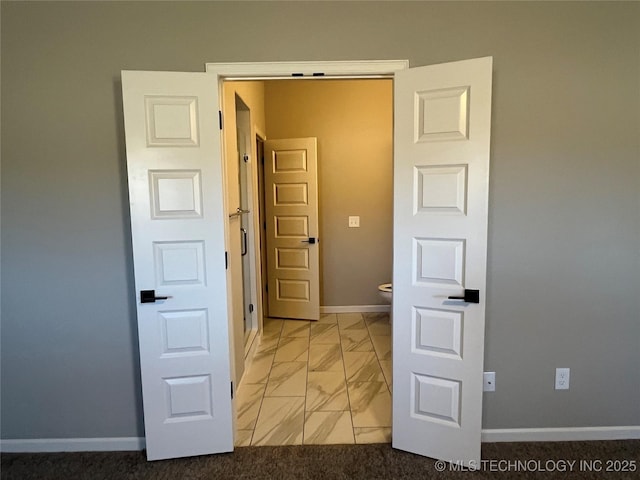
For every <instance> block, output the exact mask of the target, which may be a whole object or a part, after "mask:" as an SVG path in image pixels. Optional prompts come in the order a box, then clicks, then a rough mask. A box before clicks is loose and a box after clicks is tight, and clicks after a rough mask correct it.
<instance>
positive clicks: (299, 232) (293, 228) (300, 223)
mask: <svg viewBox="0 0 640 480" xmlns="http://www.w3.org/2000/svg"><path fill="white" fill-rule="evenodd" d="M274 221H275V236H276V237H277V238H308V237H309V217H307V216H293V215H282V216H276V217H274Z"/></svg>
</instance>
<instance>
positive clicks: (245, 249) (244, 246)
mask: <svg viewBox="0 0 640 480" xmlns="http://www.w3.org/2000/svg"><path fill="white" fill-rule="evenodd" d="M240 233H242V253H241V255H242V256H243V257H244V256H245V255H246V254H247V252H248V251H249V249H248V247H247V229H246V228H241V229H240Z"/></svg>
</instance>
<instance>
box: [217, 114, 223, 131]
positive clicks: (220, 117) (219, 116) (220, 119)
mask: <svg viewBox="0 0 640 480" xmlns="http://www.w3.org/2000/svg"><path fill="white" fill-rule="evenodd" d="M218 120H219V121H220V130H222V110H218Z"/></svg>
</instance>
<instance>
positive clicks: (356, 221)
mask: <svg viewBox="0 0 640 480" xmlns="http://www.w3.org/2000/svg"><path fill="white" fill-rule="evenodd" d="M359 226H360V217H357V216H356V217H351V216H350V217H349V228H357V227H359Z"/></svg>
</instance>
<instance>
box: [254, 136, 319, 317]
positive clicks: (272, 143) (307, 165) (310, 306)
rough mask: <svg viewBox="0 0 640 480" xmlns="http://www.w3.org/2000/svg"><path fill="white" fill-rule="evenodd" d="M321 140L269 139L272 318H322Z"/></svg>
mask: <svg viewBox="0 0 640 480" xmlns="http://www.w3.org/2000/svg"><path fill="white" fill-rule="evenodd" d="M317 157H318V155H317V141H316V139H315V138H295V139H283V140H267V141H266V142H265V155H264V159H265V161H264V162H265V165H264V172H265V210H266V216H265V218H266V223H267V271H268V281H267V282H268V283H267V286H268V299H269V316H270V317H280V318H299V319H307V320H318V319H319V318H320V255H319V246H318V241H319V238H318V186H317V179H318V174H317Z"/></svg>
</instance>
